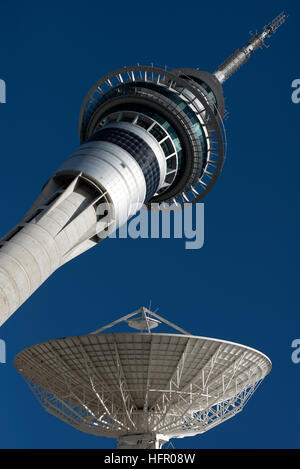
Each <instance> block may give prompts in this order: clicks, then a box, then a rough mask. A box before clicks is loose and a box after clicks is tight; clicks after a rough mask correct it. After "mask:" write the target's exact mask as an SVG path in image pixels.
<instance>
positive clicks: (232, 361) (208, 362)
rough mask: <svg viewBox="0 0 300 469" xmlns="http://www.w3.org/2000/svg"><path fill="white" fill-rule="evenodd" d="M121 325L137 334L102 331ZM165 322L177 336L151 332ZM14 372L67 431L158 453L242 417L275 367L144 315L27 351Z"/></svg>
mask: <svg viewBox="0 0 300 469" xmlns="http://www.w3.org/2000/svg"><path fill="white" fill-rule="evenodd" d="M120 322H125V323H127V324H129V326H131V327H134V328H135V329H138V330H139V331H140V332H131V331H129V332H125V333H112V332H105V333H104V332H103V331H105V330H107V329H109V328H111V327H114V326H115V325H116V324H118V323H120ZM160 323H164V324H166V325H168V326H170V327H171V328H173V331H172V333H163V334H162V333H152V332H151V331H152V328H153V327H157V326H158V324H160ZM174 329H175V331H174ZM143 331H146V332H143ZM15 367H16V368H17V370H18V371H19V372H20V373H21V374H22V376H23V377H24V379H25V380H26V381H27V383H28V385H29V387H30V389H31V390H32V391H33V392H34V394H35V395H36V397H37V398H38V400H39V402H40V403H41V405H42V406H43V407H44V408H45V410H47V411H48V412H50V413H51V414H53V415H55V416H56V417H58V418H59V419H61V420H63V421H64V422H66V423H68V424H69V425H71V426H73V427H75V428H77V429H78V430H81V431H83V432H85V433H91V434H93V435H99V436H106V437H111V438H116V439H117V441H118V448H160V447H162V445H163V444H164V443H165V442H167V441H168V440H169V439H170V438H182V437H186V436H192V435H197V434H201V433H204V432H206V431H207V430H210V429H211V428H213V427H215V426H216V425H219V424H220V423H222V422H224V421H226V420H227V419H229V418H231V417H233V416H235V415H236V414H237V413H239V412H240V411H241V410H243V408H244V405H245V404H246V402H247V401H248V399H249V398H250V397H251V396H252V394H253V393H254V391H255V390H256V389H257V387H258V386H259V384H260V383H261V381H262V380H263V379H264V378H265V376H266V375H267V374H268V373H269V372H270V370H271V362H270V360H269V359H268V358H267V357H266V356H265V355H264V354H262V353H261V352H259V351H257V350H254V349H252V348H250V347H246V346H244V345H240V344H236V343H233V342H228V341H224V340H218V339H211V338H206V337H199V336H194V335H191V334H189V333H188V332H186V331H184V330H183V329H181V328H180V327H178V326H176V325H175V324H172V323H170V322H169V321H167V320H166V319H165V318H162V317H161V316H158V315H157V314H156V313H153V312H151V311H149V310H148V309H147V308H140V309H139V310H137V311H135V312H133V313H131V314H129V315H127V316H123V317H122V318H120V319H118V320H117V321H114V322H113V323H111V324H108V325H107V326H104V327H102V328H101V329H99V330H97V331H94V332H93V333H91V334H87V335H80V336H75V337H66V338H63V339H56V340H50V341H48V342H44V343H41V344H38V345H34V346H32V347H29V348H27V349H25V350H23V351H22V352H20V353H19V354H18V355H17V356H16V358H15Z"/></svg>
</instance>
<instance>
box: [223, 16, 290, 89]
mask: <svg viewBox="0 0 300 469" xmlns="http://www.w3.org/2000/svg"><path fill="white" fill-rule="evenodd" d="M286 18H287V15H286V14H285V13H280V15H278V16H277V17H276V18H274V20H273V21H271V23H269V24H268V25H266V26H265V27H264V29H263V32H262V33H261V34H258V33H256V34H254V35H252V37H251V39H250V40H249V41H248V43H247V44H246V46H244V47H240V48H239V49H237V50H236V51H235V52H234V53H233V54H232V55H231V56H230V57H229V58H228V59H226V60H225V62H223V63H222V64H221V65H220V66H219V67H218V68H217V69H216V70H215V72H214V75H215V77H216V78H217V79H218V80H219V82H220V83H224V81H226V80H228V78H230V77H231V75H233V74H234V73H235V72H236V71H237V70H238V69H239V68H240V67H241V66H242V65H244V63H246V62H247V61H248V60H249V58H250V55H251V53H252V52H254V51H255V50H257V49H260V48H261V47H263V46H264V45H265V40H266V38H268V37H270V36H271V35H272V34H274V33H275V31H276V30H277V29H278V28H279V26H281V25H282V24H283V23H284V22H285V20H286Z"/></svg>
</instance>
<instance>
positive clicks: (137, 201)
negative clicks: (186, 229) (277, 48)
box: [0, 14, 286, 324]
mask: <svg viewBox="0 0 300 469" xmlns="http://www.w3.org/2000/svg"><path fill="white" fill-rule="evenodd" d="M285 17H286V16H285V15H284V14H281V15H279V16H278V17H277V18H275V19H274V20H273V21H272V22H271V23H270V24H269V25H267V26H266V27H265V28H264V30H263V32H262V33H261V34H256V35H254V36H253V37H252V38H251V40H250V41H249V42H248V44H247V45H246V46H245V47H243V48H240V49H238V50H237V51H236V52H235V53H234V54H233V55H232V56H231V57H230V58H229V59H228V60H226V61H225V62H224V63H223V64H222V65H221V66H220V67H218V68H217V70H216V71H215V72H214V73H213V74H211V73H208V72H204V71H200V70H198V69H190V68H182V69H177V70H172V72H170V71H167V70H165V69H161V68H156V67H153V66H151V67H147V66H133V67H124V68H122V69H120V70H117V71H115V72H112V73H110V74H108V75H106V76H105V77H104V78H102V79H101V80H100V81H98V82H97V83H96V84H95V86H94V87H93V88H92V89H91V90H90V92H89V93H88V95H87V97H86V99H85V101H84V103H83V106H82V109H81V113H80V125H79V132H80V143H81V145H80V146H79V148H78V149H77V150H75V151H74V153H72V154H71V156H69V158H67V160H66V161H65V162H64V163H63V164H62V165H61V166H60V167H59V168H58V170H57V171H56V172H55V174H54V175H53V176H52V177H51V178H50V179H49V180H48V181H47V182H46V184H45V185H44V187H43V189H42V191H41V194H40V195H39V197H38V198H37V200H36V201H35V202H34V204H33V205H32V207H31V208H30V209H29V211H28V212H27V214H26V215H25V216H24V217H23V219H22V220H21V221H20V223H18V225H17V226H16V227H15V228H14V229H13V230H11V231H10V232H9V233H8V234H7V235H6V236H4V237H3V238H2V239H1V241H0V324H3V323H4V322H5V321H6V320H7V319H8V318H9V317H10V316H11V314H13V312H14V311H15V310H16V309H18V308H19V306H20V305H21V304H22V303H23V302H24V301H25V300H26V299H27V298H28V297H29V296H30V295H31V294H32V293H33V292H34V291H35V290H36V289H37V288H38V287H39V286H40V285H41V284H42V283H43V282H44V281H45V280H46V279H47V278H48V277H49V276H50V275H51V274H52V273H53V272H54V271H55V270H56V269H57V268H59V267H61V266H62V265H63V264H65V263H66V262H68V261H69V260H71V259H72V258H74V257H76V256H78V255H79V254H81V253H83V252H84V251H86V250H87V249H89V248H91V247H93V246H94V245H96V244H98V243H99V242H100V241H101V240H103V239H104V238H105V237H107V235H108V233H109V232H111V231H113V230H115V229H117V228H118V227H119V226H121V225H122V224H124V223H125V222H126V221H127V220H128V219H129V218H130V217H131V216H133V215H134V214H135V213H136V212H137V211H138V210H139V209H140V208H141V207H143V206H144V205H147V206H148V207H149V208H150V209H151V205H152V204H153V203H156V204H161V206H162V207H163V208H164V209H171V208H174V207H178V208H180V207H182V206H183V205H184V204H185V203H195V202H197V201H199V200H201V199H202V198H203V197H204V196H205V195H206V194H207V192H208V191H209V190H211V188H212V187H213V185H214V184H215V182H216V180H217V178H218V176H219V174H220V171H221V169H222V165H223V158H224V147H225V136H224V127H223V121H222V119H223V115H224V111H225V106H224V98H223V91H222V83H223V82H224V81H225V80H226V79H227V78H229V77H230V76H231V75H232V74H233V73H234V72H235V71H236V70H237V69H238V68H239V67H240V66H241V65H242V64H243V63H245V62H246V61H247V60H248V58H249V56H250V54H251V52H252V51H254V50H256V49H257V48H259V47H261V46H262V45H263V44H264V41H265V39H266V38H267V37H269V36H270V35H271V34H273V33H274V32H275V31H276V30H277V28H278V27H279V26H280V25H281V24H282V23H283V22H284V20H285Z"/></svg>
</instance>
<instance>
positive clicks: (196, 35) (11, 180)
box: [0, 0, 300, 448]
mask: <svg viewBox="0 0 300 469" xmlns="http://www.w3.org/2000/svg"><path fill="white" fill-rule="evenodd" d="M282 10H285V11H286V12H287V13H288V14H289V15H290V16H289V18H288V20H287V22H286V23H285V25H284V26H283V27H282V28H281V29H280V30H279V31H278V33H277V34H276V35H275V36H274V37H273V38H272V39H271V40H270V41H269V43H270V48H269V49H266V50H262V51H258V52H256V54H255V55H254V56H253V57H252V58H251V60H250V61H249V63H248V64H246V65H245V66H244V67H243V68H242V69H241V70H240V71H239V72H238V74H236V75H235V76H234V77H232V78H231V79H230V80H229V81H228V82H227V83H226V84H225V85H224V93H225V97H226V104H227V110H228V111H229V118H228V119H227V120H226V122H225V125H226V130H227V138H228V155H227V161H226V163H225V166H224V170H223V173H222V175H221V177H220V179H219V181H218V183H217V184H216V186H215V188H214V190H213V191H212V192H211V193H210V194H209V196H208V197H207V198H206V199H205V244H204V247H203V248H202V249H200V250H198V251H195V250H185V249H184V242H183V241H182V240H127V239H124V240H114V239H111V240H106V241H105V243H103V244H100V245H99V246H97V247H96V248H94V249H92V250H90V251H89V252H87V253H86V254H84V255H83V256H81V257H79V258H77V259H75V260H74V261H72V262H71V263H69V264H67V265H66V266H64V267H63V268H62V269H61V270H60V271H58V272H56V273H55V275H53V276H52V277H51V278H50V279H49V280H48V281H47V282H46V283H45V284H44V285H43V286H42V287H41V288H40V289H39V290H38V291H37V292H36V293H35V294H34V295H33V296H32V297H31V298H30V299H29V300H28V301H27V302H26V303H25V304H24V305H23V306H22V307H21V308H20V310H18V312H17V313H16V314H15V315H14V316H13V317H12V318H11V319H10V320H9V321H8V322H7V323H6V324H5V325H4V326H3V327H2V328H1V330H0V338H1V339H3V340H5V341H6V344H7V363H6V364H0V415H1V427H0V446H1V447H2V448H113V447H114V444H115V443H114V441H113V440H107V439H104V438H97V437H93V436H90V435H85V434H83V433H80V432H78V431H76V430H75V429H73V428H71V427H69V426H67V425H66V424H64V423H62V422H61V421H59V420H58V419H55V418H54V417H52V416H51V415H49V414H47V413H46V412H45V411H43V410H42V408H41V407H40V406H39V404H38V402H37V401H36V400H35V398H34V396H33V394H31V392H30V391H29V389H28V388H27V386H26V385H25V383H24V381H23V379H22V378H21V376H19V375H18V373H17V372H16V371H15V369H14V367H13V359H14V356H15V355H16V354H17V353H18V352H19V351H20V350H22V349H23V348H24V347H26V346H29V345H32V344H35V343H38V342H41V341H45V340H49V339H53V338H56V337H63V336H68V335H76V334H81V333H88V332H90V331H92V330H95V329H97V328H98V327H101V325H103V324H105V323H107V322H110V321H112V320H113V319H116V318H117V317H118V316H120V315H121V314H125V313H129V312H131V311H133V310H134V309H136V308H137V307H139V306H141V305H144V304H145V305H148V303H149V300H150V299H151V300H152V304H153V305H154V307H159V314H162V315H163V316H165V317H166V318H168V319H169V320H171V321H173V322H177V323H178V324H179V325H181V326H182V327H183V328H184V329H187V330H190V331H191V332H192V333H194V334H196V335H202V336H209V337H217V338H223V339H226V340H231V341H237V342H240V343H243V344H245V345H249V346H252V347H255V348H258V349H259V350H261V351H262V352H264V353H265V354H267V355H268V356H269V357H270V358H271V360H272V362H273V370H272V372H271V374H270V375H269V376H268V377H267V378H266V380H265V382H264V383H263V384H262V386H260V388H259V390H258V391H257V393H256V394H255V395H254V397H253V398H252V399H251V400H250V401H249V403H248V405H247V407H246V408H245V410H244V411H243V412H242V413H241V414H240V415H238V416H237V417H235V418H233V419H231V420H230V421H228V422H226V423H224V424H223V425H220V426H218V427H216V428H215V429H213V430H211V431H209V432H207V433H206V434H204V435H202V436H199V437H193V438H188V439H185V440H177V441H175V446H176V448H297V447H299V430H300V428H299V427H300V408H299V405H298V399H299V396H298V390H299V385H300V364H299V365H295V364H293V363H292V361H291V353H292V349H291V342H292V340H293V339H295V338H299V337H300V317H299V303H300V301H299V241H298V240H299V234H300V225H299V189H298V187H299V170H300V163H299V143H298V132H299V118H300V104H298V105H296V104H293V103H292V101H291V91H292V89H291V83H292V81H293V80H294V79H296V78H300V70H299V48H298V45H299V39H300V37H299V35H300V33H299V21H300V6H299V2H297V1H285V2H283V1H281V2H280V1H273V2H272V3H271V4H267V3H263V2H261V1H257V0H253V1H252V2H251V8H249V7H247V8H246V7H245V5H244V4H243V3H242V2H234V1H227V2H222V1H214V2H207V1H205V2H204V1H188V2H185V3H184V4H182V2H173V1H172V2H171V1H169V0H165V1H164V2H157V1H156V0H153V1H152V2H151V4H148V3H142V2H137V1H135V0H132V1H130V2H120V1H115V2H111V3H110V2H99V1H92V0H86V1H85V2H76V1H74V2H72V4H71V3H70V2H61V1H60V2H58V1H52V2H49V3H47V4H45V3H44V2H35V1H28V2H26V3H25V2H21V1H19V2H8V1H4V2H2V5H1V29H0V44H1V66H0V79H4V80H5V82H6V84H7V103H6V104H1V105H0V123H1V125H0V136H1V140H0V149H1V150H0V151H1V172H0V192H1V214H2V216H1V225H0V232H1V233H0V234H1V235H3V234H5V233H6V232H7V231H8V230H9V229H10V228H12V227H13V226H14V225H15V224H16V223H17V222H18V221H19V219H20V218H21V217H22V216H23V214H24V213H25V211H26V210H27V209H28V208H29V206H30V205H31V204H32V202H33V201H34V199H35V198H36V196H37V195H38V193H39V191H40V189H41V187H42V185H43V184H44V182H45V181H46V180H47V178H48V177H49V176H50V175H51V174H52V173H53V172H54V171H55V170H56V168H57V167H58V166H59V165H60V163H61V162H62V161H63V160H64V159H65V158H66V157H67V156H68V155H69V154H70V153H71V151H72V150H73V149H74V148H75V147H76V146H77V145H78V128H77V126H78V115H79V110H80V106H81V102H82V100H83V99H84V96H85V94H86V93H87V91H88V90H89V88H90V87H91V86H92V85H93V83H94V82H96V81H97V80H98V79H99V78H100V77H101V76H102V75H104V74H106V73H107V72H109V71H111V70H114V69H117V68H119V67H121V66H123V65H131V64H136V63H150V62H154V63H155V64H162V65H164V64H167V65H168V66H170V67H174V68H176V67H182V66H186V67H199V68H201V69H203V70H208V71H213V70H214V69H215V68H216V66H217V65H218V64H219V63H221V62H222V61H223V60H224V59H225V58H226V57H227V56H228V55H230V54H231V53H232V52H233V50H234V49H236V48H237V47H239V46H241V45H243V44H244V43H245V42H246V41H247V39H248V32H249V30H252V31H253V30H255V29H256V28H258V29H260V28H261V27H263V26H264V25H265V24H266V23H267V22H268V21H269V20H271V19H272V18H273V17H274V16H276V15H277V14H278V13H280V12H281V11H282ZM104 272H105V275H104Z"/></svg>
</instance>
